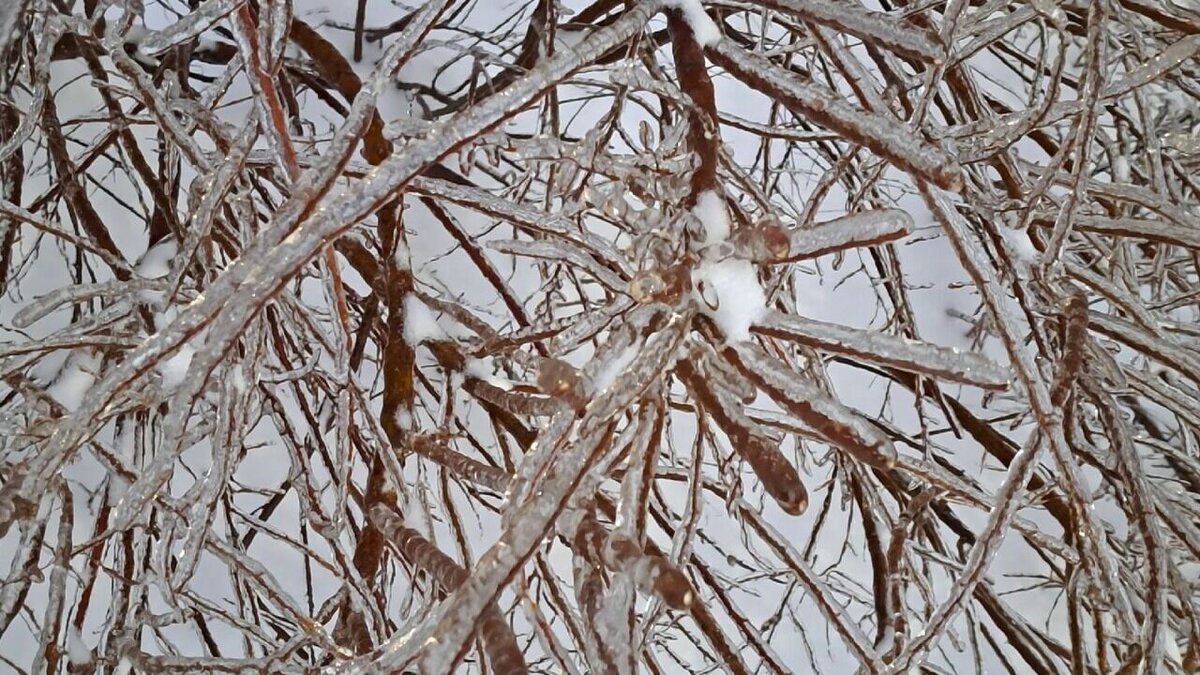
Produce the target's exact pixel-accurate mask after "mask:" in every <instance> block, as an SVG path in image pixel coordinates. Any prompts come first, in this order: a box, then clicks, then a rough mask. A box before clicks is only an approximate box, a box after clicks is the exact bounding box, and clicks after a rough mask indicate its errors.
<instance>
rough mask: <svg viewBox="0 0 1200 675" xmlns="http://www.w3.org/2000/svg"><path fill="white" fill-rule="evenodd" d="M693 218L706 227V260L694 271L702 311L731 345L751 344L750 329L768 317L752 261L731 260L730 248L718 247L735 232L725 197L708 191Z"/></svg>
mask: <svg viewBox="0 0 1200 675" xmlns="http://www.w3.org/2000/svg"><path fill="white" fill-rule="evenodd" d="M692 215H694V216H695V217H696V218H697V219H698V220H699V221H700V224H701V225H703V226H704V241H703V243H702V250H703V251H704V254H703V255H704V258H703V260H701V262H700V265H699V266H697V267H696V269H695V270H693V271H692V289H693V295H694V296H695V298H696V301H697V302H698V304H699V305H700V311H702V312H704V313H705V314H707V315H708V316H709V317H710V318H711V319H712V320H713V322H715V323H716V324H717V327H718V328H720V329H721V333H722V334H723V335H724V336H725V340H726V341H727V342H729V343H734V342H741V341H743V340H748V339H749V338H750V327H751V326H753V325H754V324H755V323H757V322H759V321H761V320H762V319H763V317H764V316H766V314H767V297H766V294H765V293H764V292H763V288H762V284H760V283H759V282H758V269H757V268H756V267H755V266H754V264H753V263H751V262H750V261H747V260H742V259H739V258H732V257H729V253H728V248H729V247H728V246H718V244H722V243H723V242H726V241H728V240H729V236H730V231H731V229H732V227H731V225H730V222H729V212H728V211H727V210H726V209H725V198H724V197H722V196H721V195H720V194H718V193H717V192H715V191H712V190H705V191H704V192H702V193H700V195H699V196H698V197H697V198H696V205H695V206H694V207H692Z"/></svg>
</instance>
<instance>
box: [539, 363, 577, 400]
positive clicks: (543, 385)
mask: <svg viewBox="0 0 1200 675" xmlns="http://www.w3.org/2000/svg"><path fill="white" fill-rule="evenodd" d="M537 386H538V389H541V390H542V392H543V393H545V394H547V395H549V396H553V397H555V398H558V399H561V400H563V401H565V402H566V403H567V404H569V405H570V406H571V407H572V408H576V409H579V408H582V407H583V405H584V404H586V388H585V387H584V383H583V375H581V374H580V373H579V371H578V370H576V368H575V366H572V365H571V364H569V363H567V362H566V361H563V360H562V359H543V360H542V363H541V365H540V366H539V367H538V375H537Z"/></svg>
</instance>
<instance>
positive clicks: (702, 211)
mask: <svg viewBox="0 0 1200 675" xmlns="http://www.w3.org/2000/svg"><path fill="white" fill-rule="evenodd" d="M692 215H694V216H696V218H697V219H698V220H699V221H700V224H702V225H704V245H705V246H711V245H713V244H716V243H717V242H722V241H725V240H727V239H729V230H730V227H729V213H728V212H726V211H725V200H724V199H723V198H722V197H721V195H719V194H717V193H716V192H713V191H712V190H705V191H704V192H701V193H700V196H699V197H697V198H696V205H695V206H693V207H692Z"/></svg>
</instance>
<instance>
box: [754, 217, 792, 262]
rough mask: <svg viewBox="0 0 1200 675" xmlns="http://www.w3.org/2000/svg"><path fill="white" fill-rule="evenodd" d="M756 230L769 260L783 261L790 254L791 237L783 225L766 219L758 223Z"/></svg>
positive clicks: (772, 219)
mask: <svg viewBox="0 0 1200 675" xmlns="http://www.w3.org/2000/svg"><path fill="white" fill-rule="evenodd" d="M757 229H758V237H759V240H760V241H761V243H762V248H763V251H764V252H766V254H767V256H768V257H769V258H770V259H771V260H783V259H785V258H787V257H788V254H789V253H791V252H792V235H791V233H790V232H788V229H787V228H786V227H784V225H783V223H781V222H779V221H778V220H776V219H774V218H767V219H765V220H763V221H761V222H759V224H758V227H757Z"/></svg>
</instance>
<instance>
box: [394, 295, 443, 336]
mask: <svg viewBox="0 0 1200 675" xmlns="http://www.w3.org/2000/svg"><path fill="white" fill-rule="evenodd" d="M445 337H446V332H445V331H443V330H442V327H441V326H439V325H438V321H437V317H435V316H434V315H433V312H432V311H430V309H429V306H428V305H426V304H425V303H424V302H422V301H421V299H420V298H418V297H417V296H415V295H412V294H411V293H410V294H409V295H407V296H405V298H404V341H405V342H407V343H408V344H409V345H410V346H412V347H416V346H417V345H419V344H421V343H422V342H424V341H426V340H440V339H445Z"/></svg>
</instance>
